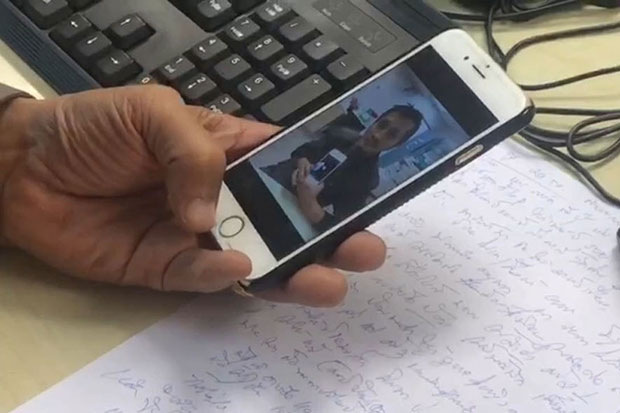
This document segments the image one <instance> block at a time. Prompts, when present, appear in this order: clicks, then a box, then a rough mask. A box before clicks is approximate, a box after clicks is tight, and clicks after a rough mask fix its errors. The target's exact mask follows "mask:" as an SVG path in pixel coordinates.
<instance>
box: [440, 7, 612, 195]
mask: <svg viewBox="0 0 620 413" xmlns="http://www.w3.org/2000/svg"><path fill="white" fill-rule="evenodd" d="M515 1H516V0H498V1H496V2H495V3H494V4H493V5H492V6H491V7H489V8H488V12H487V14H486V16H475V17H476V18H477V19H476V20H474V19H470V18H469V17H473V16H469V15H468V18H467V19H466V20H467V21H484V23H485V34H486V43H487V47H488V50H489V54H490V55H491V57H492V58H493V59H494V60H495V61H496V62H497V63H498V64H500V66H502V68H504V69H505V70H507V69H508V65H509V63H510V62H511V61H512V59H513V58H514V57H515V56H516V55H517V54H518V53H519V52H521V51H523V50H524V49H526V48H528V47H532V46H534V45H538V44H541V43H545V42H550V41H557V40H564V39H567V38H571V37H578V36H587V35H593V34H599V33H603V32H608V31H612V30H618V29H620V22H614V23H610V24H605V25H597V26H587V27H581V28H577V29H570V30H563V31H557V32H552V33H548V34H543V35H539V36H532V37H529V38H526V39H523V40H521V41H520V42H518V43H517V44H515V45H514V46H513V47H511V48H510V49H509V50H508V51H507V52H504V51H503V50H502V48H501V47H500V45H499V44H498V43H497V41H496V39H495V36H494V33H493V24H494V23H495V22H496V21H497V20H514V19H515V18H518V17H519V16H518V15H519V13H520V12H519V11H518V8H517V6H516V5H515V3H514V2H515ZM595 1H596V2H597V4H598V5H600V6H601V7H620V1H618V0H595ZM558 3H559V2H554V1H551V2H550V3H548V4H547V6H550V5H553V4H558ZM564 3H568V2H564ZM562 6H563V7H565V6H567V5H566V4H563V5H562ZM543 7H544V6H543ZM543 7H538V8H533V9H530V10H528V11H531V12H534V11H539V13H538V14H535V13H529V14H527V16H535V17H537V16H540V15H542V14H543V13H548V12H549V11H552V10H556V9H555V8H554V7H546V8H543ZM506 11H508V13H506ZM522 13H525V12H522ZM446 15H448V14H446ZM506 16H508V17H506ZM456 19H459V18H458V17H457V18H456ZM619 72H620V65H618V66H611V67H606V68H602V69H598V70H594V71H590V72H587V73H582V74H579V75H576V76H571V77H568V78H565V79H560V80H556V81H552V82H547V83H541V84H535V85H519V86H520V87H521V88H522V89H523V90H525V91H540V90H548V89H552V88H557V87H561V86H565V85H569V84H574V83H577V82H581V81H584V80H589V79H593V78H595V77H600V76H605V75H609V74H612V73H619ZM537 114H538V115H541V114H544V115H555V116H580V117H587V118H586V119H584V120H582V121H580V122H579V123H577V124H575V125H574V126H573V127H572V128H571V129H570V130H569V131H558V130H552V129H548V128H543V127H539V126H536V125H534V124H530V125H528V126H527V127H526V128H525V129H523V131H521V133H520V135H521V136H522V137H523V138H524V139H525V140H526V141H527V142H529V143H530V144H532V145H535V146H536V147H538V148H540V149H541V150H543V151H545V152H547V153H549V154H551V155H553V156H554V157H556V158H558V159H560V160H561V161H563V162H565V163H566V164H568V165H569V166H570V167H571V168H572V169H573V170H575V171H576V172H577V173H578V174H579V175H581V177H582V178H583V179H584V180H585V181H586V182H587V183H589V184H590V185H591V187H592V188H593V189H594V190H595V191H596V192H598V193H599V195H600V196H601V197H603V198H604V199H605V200H607V201H608V202H610V203H611V204H613V205H616V206H620V198H618V197H616V196H614V195H612V194H611V193H609V192H608V191H607V190H606V189H605V188H604V187H603V186H602V185H601V184H600V183H599V182H598V181H597V180H596V179H595V178H594V177H593V176H592V174H591V173H590V172H589V171H588V170H587V169H586V168H585V167H583V166H582V165H581V164H580V162H590V163H591V162H603V161H606V160H608V159H610V158H611V157H612V156H615V155H617V154H618V152H619V151H620V109H610V110H600V109H587V108H553V107H541V108H537ZM610 122H615V123H613V124H611V125H609V123H610ZM604 124H608V125H607V126H603V125H604ZM603 139H607V140H611V141H612V143H611V144H610V145H608V146H607V147H605V148H604V149H602V150H600V151H598V152H595V153H591V154H584V153H581V152H579V151H578V150H577V146H578V145H581V144H584V143H589V142H593V141H598V140H603ZM557 148H565V149H566V150H567V152H568V154H566V153H564V152H562V151H560V150H558V149H557Z"/></svg>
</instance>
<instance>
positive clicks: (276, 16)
mask: <svg viewBox="0 0 620 413" xmlns="http://www.w3.org/2000/svg"><path fill="white" fill-rule="evenodd" d="M293 15H294V13H293V11H292V10H291V8H290V7H288V6H287V5H286V4H284V3H283V2H282V1H278V0H275V1H268V2H267V3H265V4H263V5H262V6H260V7H259V8H258V9H257V10H256V14H255V18H256V21H257V22H258V24H260V25H261V26H263V27H264V28H266V29H267V30H275V29H276V28H277V27H279V26H281V25H282V23H284V22H285V21H288V20H291V19H292V18H293Z"/></svg>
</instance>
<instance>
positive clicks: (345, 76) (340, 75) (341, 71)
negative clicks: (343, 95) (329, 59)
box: [325, 55, 369, 90]
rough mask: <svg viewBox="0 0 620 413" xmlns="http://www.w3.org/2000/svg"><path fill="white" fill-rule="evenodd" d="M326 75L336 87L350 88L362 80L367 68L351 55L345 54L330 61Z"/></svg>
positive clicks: (366, 73)
mask: <svg viewBox="0 0 620 413" xmlns="http://www.w3.org/2000/svg"><path fill="white" fill-rule="evenodd" d="M325 72H326V77H327V79H329V81H330V82H332V83H333V84H334V86H336V87H337V88H338V89H341V90H342V89H350V88H351V87H352V86H354V85H356V84H358V83H360V82H361V81H363V80H364V79H365V78H366V77H367V76H368V75H369V72H368V70H367V69H366V68H365V67H364V66H363V65H362V64H361V63H360V62H358V61H357V59H355V58H354V57H353V56H351V55H345V56H342V57H340V58H338V59H337V60H336V61H335V62H333V63H330V64H329V65H328V66H327V68H326V70H325Z"/></svg>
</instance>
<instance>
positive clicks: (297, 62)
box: [271, 54, 309, 88]
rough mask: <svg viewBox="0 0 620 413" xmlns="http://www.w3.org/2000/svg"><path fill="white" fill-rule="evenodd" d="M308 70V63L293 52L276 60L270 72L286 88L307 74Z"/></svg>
mask: <svg viewBox="0 0 620 413" xmlns="http://www.w3.org/2000/svg"><path fill="white" fill-rule="evenodd" d="M308 72H309V69H308V65H306V64H305V63H304V62H303V61H302V60H301V59H300V58H299V57H297V56H295V55H293V54H290V55H288V56H286V57H284V58H282V59H280V60H278V61H277V62H276V63H274V64H273V65H272V66H271V73H272V74H273V76H274V78H275V79H276V81H277V83H278V85H279V86H280V87H282V88H288V87H291V86H292V85H294V84H295V83H298V82H299V81H300V80H301V79H303V78H305V77H306V76H308Z"/></svg>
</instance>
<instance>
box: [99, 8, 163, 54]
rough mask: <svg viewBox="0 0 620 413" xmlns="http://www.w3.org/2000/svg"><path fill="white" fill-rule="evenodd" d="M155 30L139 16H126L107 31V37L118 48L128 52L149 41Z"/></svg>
mask: <svg viewBox="0 0 620 413" xmlns="http://www.w3.org/2000/svg"><path fill="white" fill-rule="evenodd" d="M151 34H153V30H152V29H151V28H150V27H149V25H148V24H146V23H145V22H144V20H142V19H141V18H140V16H138V15H137V14H130V15H129V16H125V17H123V18H122V19H120V20H119V21H117V22H116V23H114V24H113V25H112V26H110V28H109V29H108V30H107V35H108V37H109V38H110V40H112V43H114V44H115V45H116V46H117V47H119V48H121V49H124V50H128V49H130V48H132V47H133V46H135V45H137V44H138V43H141V42H143V41H145V40H146V39H148V38H149V37H150V36H151Z"/></svg>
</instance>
